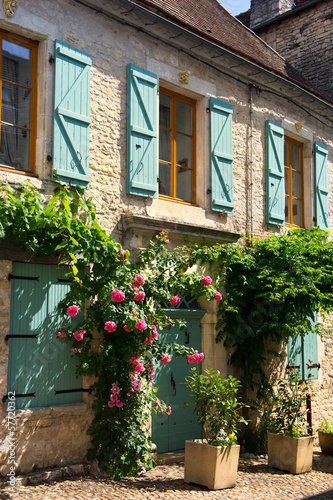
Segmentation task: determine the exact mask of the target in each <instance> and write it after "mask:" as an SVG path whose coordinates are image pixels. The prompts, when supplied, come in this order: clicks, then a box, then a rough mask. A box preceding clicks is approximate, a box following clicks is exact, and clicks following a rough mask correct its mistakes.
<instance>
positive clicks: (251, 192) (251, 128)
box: [249, 84, 253, 246]
mask: <svg viewBox="0 0 333 500" xmlns="http://www.w3.org/2000/svg"><path fill="white" fill-rule="evenodd" d="M249 90H250V99H249V102H250V210H249V214H250V217H251V235H250V245H251V246H252V244H253V110H252V91H253V85H252V84H250V85H249Z"/></svg>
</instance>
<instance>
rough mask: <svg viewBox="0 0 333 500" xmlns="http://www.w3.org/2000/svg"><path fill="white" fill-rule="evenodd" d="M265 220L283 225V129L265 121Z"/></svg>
mask: <svg viewBox="0 0 333 500" xmlns="http://www.w3.org/2000/svg"><path fill="white" fill-rule="evenodd" d="M266 171H267V180H266V182H267V222H268V223H270V224H278V225H281V226H283V225H284V222H285V214H284V200H285V190H284V129H283V127H281V125H277V124H276V123H273V122H271V121H269V120H267V122H266Z"/></svg>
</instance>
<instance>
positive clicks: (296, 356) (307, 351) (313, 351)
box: [288, 315, 318, 380]
mask: <svg viewBox="0 0 333 500" xmlns="http://www.w3.org/2000/svg"><path fill="white" fill-rule="evenodd" d="M310 321H311V323H312V325H313V326H315V324H316V315H314V316H313V318H311V319H310ZM310 362H311V363H310ZM311 364H312V365H318V350H317V334H316V333H312V332H309V333H307V334H305V335H304V337H303V338H302V336H301V335H297V336H296V337H294V338H290V339H289V341H288V365H289V366H290V367H293V366H294V367H295V368H297V370H298V371H299V372H300V374H301V377H302V380H308V379H309V377H310V375H311V377H310V379H317V378H318V366H317V367H316V368H311V369H310V368H309V366H311Z"/></svg>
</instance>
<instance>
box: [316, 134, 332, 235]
mask: <svg viewBox="0 0 333 500" xmlns="http://www.w3.org/2000/svg"><path fill="white" fill-rule="evenodd" d="M327 154H328V151H327V148H326V146H324V145H323V144H319V143H318V142H316V143H315V165H316V218H317V222H316V226H317V227H319V229H324V230H328V228H329V226H328V182H327Z"/></svg>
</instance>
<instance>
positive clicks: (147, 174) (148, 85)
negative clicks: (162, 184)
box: [127, 64, 157, 198]
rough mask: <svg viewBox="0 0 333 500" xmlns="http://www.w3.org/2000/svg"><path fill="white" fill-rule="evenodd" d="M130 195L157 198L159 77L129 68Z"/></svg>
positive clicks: (128, 170)
mask: <svg viewBox="0 0 333 500" xmlns="http://www.w3.org/2000/svg"><path fill="white" fill-rule="evenodd" d="M127 192H128V193H129V194H135V195H139V196H145V197H152V198H157V76H156V75H154V74H153V73H150V72H149V71H146V70H144V69H141V68H138V67H137V66H134V65H133V64H129V65H128V116H127Z"/></svg>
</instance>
